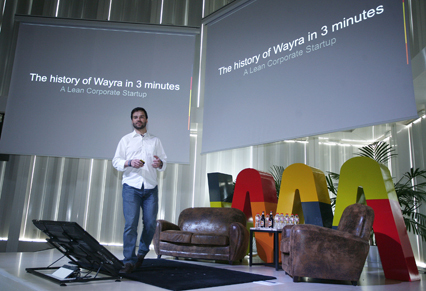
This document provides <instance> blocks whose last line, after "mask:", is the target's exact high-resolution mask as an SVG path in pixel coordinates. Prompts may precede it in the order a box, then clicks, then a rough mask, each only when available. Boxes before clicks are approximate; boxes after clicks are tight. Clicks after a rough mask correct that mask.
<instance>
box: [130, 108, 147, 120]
mask: <svg viewBox="0 0 426 291" xmlns="http://www.w3.org/2000/svg"><path fill="white" fill-rule="evenodd" d="M137 111H143V112H144V113H145V117H146V119H148V113H146V110H145V109H143V108H142V107H136V108H135V109H133V110H132V113H130V119H133V113H135V112H137Z"/></svg>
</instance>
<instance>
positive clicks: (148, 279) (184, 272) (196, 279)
mask: <svg viewBox="0 0 426 291" xmlns="http://www.w3.org/2000/svg"><path fill="white" fill-rule="evenodd" d="M123 277H124V278H127V279H131V280H135V281H139V282H142V283H146V284H149V285H154V286H157V287H160V288H164V289H169V290H191V289H199V288H207V287H217V286H224V285H232V284H241V283H249V282H254V281H265V280H274V279H276V278H275V277H271V276H263V275H257V274H251V273H245V272H239V271H233V270H226V269H221V268H216V267H207V266H201V265H198V264H191V263H183V262H179V261H173V260H165V259H145V261H144V262H143V264H142V266H141V267H140V268H138V269H136V270H134V271H133V272H132V273H131V274H125V275H123Z"/></svg>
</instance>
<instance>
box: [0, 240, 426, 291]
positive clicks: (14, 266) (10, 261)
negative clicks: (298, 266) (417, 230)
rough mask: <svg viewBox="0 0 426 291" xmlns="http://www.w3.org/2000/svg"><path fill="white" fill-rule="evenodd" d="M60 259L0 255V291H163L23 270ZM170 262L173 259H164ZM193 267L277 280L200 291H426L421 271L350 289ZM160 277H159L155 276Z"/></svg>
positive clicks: (47, 254) (371, 276) (117, 251)
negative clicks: (58, 279)
mask: <svg viewBox="0 0 426 291" xmlns="http://www.w3.org/2000/svg"><path fill="white" fill-rule="evenodd" d="M109 249H110V251H111V252H112V253H113V254H114V255H115V256H117V258H119V259H121V258H122V256H121V248H118V247H114V248H109ZM60 257H61V253H60V252H59V251H57V250H56V249H51V250H44V251H39V252H25V253H0V290H1V291H9V290H10V291H21V290H59V289H60V288H65V289H61V290H69V291H73V290H90V291H97V290H102V291H109V290H126V291H133V290H138V291H140V290H142V289H143V290H144V291H154V290H164V289H162V288H158V287H154V286H151V285H147V284H143V283H140V282H134V281H130V280H126V279H123V280H122V281H121V282H115V281H113V280H107V281H96V282H88V283H68V284H67V286H66V287H60V286H59V285H58V284H56V283H54V282H51V281H49V280H46V279H44V278H41V277H38V276H35V275H34V274H30V273H27V272H26V271H25V269H26V268H39V267H47V266H48V265H49V264H51V263H53V262H54V261H56V260H57V259H58V258H60ZM148 257H151V258H156V255H155V253H154V252H153V251H151V252H150V253H149V254H148ZM167 259H172V258H167ZM68 261H69V259H68V258H63V259H62V260H60V261H59V262H58V263H56V264H55V265H54V266H62V265H64V264H66V263H68ZM185 262H187V263H193V264H203V265H209V266H213V267H218V268H224V269H232V270H237V271H243V272H251V273H256V274H262V275H268V276H274V277H276V278H277V279H276V280H272V281H267V282H256V283H246V284H239V285H229V286H224V287H215V288H206V289H202V290H220V291H228V290H233V291H237V290H245V291H246V290H247V291H250V290H259V289H262V290H268V291H269V290H271V291H274V290H285V291H293V290H297V291H300V290H314V291H317V290H336V291H337V290H363V291H379V290H386V291H392V290H402V291H420V290H426V283H425V282H426V275H425V274H424V271H421V272H420V273H421V281H415V282H401V281H395V280H388V279H386V278H385V277H384V275H383V270H381V269H377V268H368V267H365V269H364V271H363V273H362V275H361V278H360V280H359V283H358V286H355V287H354V286H352V285H350V284H349V283H348V284H346V283H343V284H329V283H316V282H312V281H307V282H299V283H293V281H292V279H291V278H290V277H289V276H287V275H286V274H285V272H284V271H282V270H281V271H276V270H275V269H274V268H272V267H269V266H263V265H254V266H252V267H249V266H248V260H247V259H246V260H244V261H243V263H242V264H239V265H232V266H231V265H228V264H225V263H214V262H206V261H202V262H201V261H185ZM158 276H161V274H158Z"/></svg>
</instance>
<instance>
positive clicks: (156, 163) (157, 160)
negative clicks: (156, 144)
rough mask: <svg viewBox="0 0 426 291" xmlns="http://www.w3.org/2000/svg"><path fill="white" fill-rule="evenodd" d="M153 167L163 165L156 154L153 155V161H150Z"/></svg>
mask: <svg viewBox="0 0 426 291" xmlns="http://www.w3.org/2000/svg"><path fill="white" fill-rule="evenodd" d="M152 167H153V168H159V169H161V168H162V167H163V162H162V161H161V160H160V158H159V157H158V156H154V162H153V163H152Z"/></svg>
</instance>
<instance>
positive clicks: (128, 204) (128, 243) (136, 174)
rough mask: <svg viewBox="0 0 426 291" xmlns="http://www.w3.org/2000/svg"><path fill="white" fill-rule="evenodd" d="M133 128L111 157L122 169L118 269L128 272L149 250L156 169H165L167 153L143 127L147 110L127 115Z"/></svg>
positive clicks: (155, 201)
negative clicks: (140, 225)
mask: <svg viewBox="0 0 426 291" xmlns="http://www.w3.org/2000/svg"><path fill="white" fill-rule="evenodd" d="M130 118H131V120H132V124H133V127H134V131H133V132H131V133H129V134H127V135H125V136H124V137H123V138H122V139H121V140H120V142H119V143H118V146H117V150H116V152H115V156H114V158H113V160H112V164H113V166H114V168H116V169H117V170H118V171H122V172H124V173H123V193H122V196H123V212H124V220H125V226H124V233H123V255H124V260H123V263H124V267H123V268H122V269H121V270H120V273H131V272H132V270H133V269H135V268H137V267H139V266H140V265H141V264H142V262H143V259H144V257H145V255H146V254H147V253H148V251H149V245H150V244H151V241H152V238H153V236H154V232H155V227H156V220H157V212H158V186H157V171H164V170H165V169H166V161H167V156H166V153H165V152H164V150H163V146H162V145H161V141H160V140H159V139H158V138H157V137H155V136H153V135H151V134H149V133H148V132H147V129H146V125H147V123H148V114H147V112H146V110H145V109H143V108H141V107H137V108H135V109H133V110H132V113H131V115H130ZM140 208H142V222H143V231H142V235H141V238H140V243H139V249H138V255H137V256H136V253H135V245H136V240H137V236H138V234H137V228H138V222H139V212H140Z"/></svg>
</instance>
